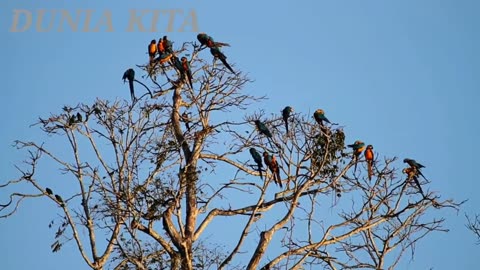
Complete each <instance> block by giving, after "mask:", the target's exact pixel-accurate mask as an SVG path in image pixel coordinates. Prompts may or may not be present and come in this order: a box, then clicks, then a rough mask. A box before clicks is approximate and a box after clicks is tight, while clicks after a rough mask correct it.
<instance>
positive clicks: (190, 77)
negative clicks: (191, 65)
mask: <svg viewBox="0 0 480 270" xmlns="http://www.w3.org/2000/svg"><path fill="white" fill-rule="evenodd" d="M187 77H188V83H189V84H190V87H191V88H192V90H193V83H192V76H187Z"/></svg>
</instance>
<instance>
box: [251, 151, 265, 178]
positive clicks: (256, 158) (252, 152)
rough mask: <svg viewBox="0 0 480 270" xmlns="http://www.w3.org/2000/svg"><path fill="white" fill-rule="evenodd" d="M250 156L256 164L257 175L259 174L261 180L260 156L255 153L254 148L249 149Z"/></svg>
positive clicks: (261, 165)
mask: <svg viewBox="0 0 480 270" xmlns="http://www.w3.org/2000/svg"><path fill="white" fill-rule="evenodd" d="M249 151H250V155H252V158H253V160H254V161H255V163H256V164H257V166H258V173H259V174H260V179H262V180H263V177H262V167H263V164H262V156H260V154H259V153H258V152H257V150H255V148H253V147H252V148H250V150H249Z"/></svg>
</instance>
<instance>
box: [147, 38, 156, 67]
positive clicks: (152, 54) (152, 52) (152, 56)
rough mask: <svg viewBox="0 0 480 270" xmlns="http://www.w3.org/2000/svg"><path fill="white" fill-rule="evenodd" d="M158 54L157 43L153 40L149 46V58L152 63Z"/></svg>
mask: <svg viewBox="0 0 480 270" xmlns="http://www.w3.org/2000/svg"><path fill="white" fill-rule="evenodd" d="M156 54H157V41H156V40H155V39H152V41H150V44H148V56H150V63H152V62H153V60H155V55H156Z"/></svg>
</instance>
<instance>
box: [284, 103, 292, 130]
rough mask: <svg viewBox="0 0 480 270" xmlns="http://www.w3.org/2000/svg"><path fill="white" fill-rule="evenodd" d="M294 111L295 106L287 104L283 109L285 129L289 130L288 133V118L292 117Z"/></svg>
mask: <svg viewBox="0 0 480 270" xmlns="http://www.w3.org/2000/svg"><path fill="white" fill-rule="evenodd" d="M292 112H293V108H292V107H290V106H287V107H285V108H284V109H283V110H282V117H283V121H284V122H285V130H286V131H287V133H288V118H289V117H290V114H291V113H292Z"/></svg>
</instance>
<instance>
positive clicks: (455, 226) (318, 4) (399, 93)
mask: <svg viewBox="0 0 480 270" xmlns="http://www.w3.org/2000/svg"><path fill="white" fill-rule="evenodd" d="M41 8H44V9H48V10H52V9H66V10H68V11H69V12H70V13H71V14H75V12H76V10H78V9H82V10H85V9H92V10H93V11H94V12H93V13H92V14H93V15H92V19H91V24H92V28H93V26H94V25H95V24H96V23H97V22H98V19H99V18H100V17H101V14H102V12H103V11H104V10H108V11H110V12H111V17H112V26H113V32H106V28H101V29H100V32H98V33H92V32H89V33H84V32H73V31H71V30H70V29H65V30H64V32H57V31H55V30H57V29H58V25H59V21H60V20H59V19H60V18H59V17H57V18H56V21H55V24H54V30H53V31H51V32H48V33H40V32H37V31H36V30H35V24H36V22H35V20H36V19H38V13H37V10H38V9H41ZM169 8H177V9H180V10H183V11H184V14H185V13H186V12H187V11H189V10H190V9H194V10H195V12H196V14H197V19H198V27H199V31H204V32H208V33H209V34H211V35H212V36H213V37H215V38H216V40H218V41H225V42H228V43H230V44H231V45H232V47H230V48H228V49H226V50H225V52H226V54H227V55H228V57H229V60H230V61H232V62H234V63H235V64H236V68H237V69H242V70H244V71H246V72H249V73H250V75H251V77H252V78H253V79H255V82H254V83H253V84H251V85H249V86H248V89H246V91H252V92H256V93H258V94H259V95H263V94H266V95H268V96H269V98H270V99H269V100H268V101H267V102H265V104H264V108H265V110H266V111H267V112H275V113H278V112H279V110H281V109H282V108H283V107H284V106H286V105H291V106H293V107H294V108H296V112H305V113H307V112H308V111H309V110H310V112H312V111H313V110H315V109H317V108H323V109H324V110H325V111H326V113H327V116H328V118H329V119H330V120H332V121H333V122H338V123H341V124H342V125H345V126H346V128H345V131H346V133H347V139H348V140H349V141H354V140H355V139H357V138H359V139H362V140H364V141H365V142H367V143H371V144H373V145H374V146H375V150H376V151H378V152H379V153H380V155H382V156H383V155H385V156H398V157H400V158H401V159H403V157H411V158H414V159H416V160H418V161H420V162H421V163H423V164H424V165H425V166H426V168H425V170H424V174H426V176H427V178H429V179H430V180H432V183H431V184H430V185H429V187H428V188H429V189H430V190H435V191H438V192H439V193H440V194H441V195H442V197H443V198H447V197H453V198H455V199H457V200H463V199H469V201H468V202H467V203H466V204H465V205H464V207H463V208H462V211H461V212H460V213H459V214H458V215H456V213H455V212H453V211H444V212H442V215H443V216H445V218H447V223H446V225H447V228H448V229H450V230H451V231H450V232H449V233H448V234H444V233H437V234H433V235H429V236H428V237H427V238H425V239H424V240H422V241H421V242H420V243H419V244H418V245H417V246H416V258H415V260H414V261H413V262H409V261H407V260H404V261H403V262H402V264H401V265H400V266H399V267H398V269H429V268H430V267H432V268H433V269H435V270H443V269H445V270H447V269H475V268H476V267H478V260H477V258H476V257H475V256H478V254H479V252H480V246H475V245H474V243H475V242H474V238H473V235H472V234H471V233H470V232H469V231H467V230H466V229H465V227H464V224H465V218H464V214H463V213H464V212H467V213H475V212H477V213H478V212H480V207H479V205H480V197H479V196H478V192H477V190H478V189H479V188H480V184H479V181H478V179H476V176H477V174H476V169H477V167H476V166H478V162H477V159H478V154H479V153H480V146H479V144H478V142H477V141H475V139H476V138H477V137H478V131H479V121H478V118H477V116H478V111H477V109H475V108H476V107H477V106H478V104H479V101H480V98H479V94H478V92H479V89H480V54H479V53H478V48H480V31H479V30H478V28H479V26H480V17H479V16H478V12H479V11H480V2H479V1H476V0H462V1H453V0H450V1H448V0H423V1H414V0H402V1H384V0H361V1H359V0H357V1H353V0H350V1H347V0H345V1H333V0H330V1H325V0H321V1H320V0H317V1H313V0H312V1H252V0H248V1H232V2H226V1H219V0H209V1H193V0H192V1H165V0H162V1H148V0H144V1H125V0H121V1H91V0H89V1H84V0H82V1H53V0H52V1H41V0H37V1H31V0H21V1H20V0H18V1H8V2H7V1H2V3H1V4H0V32H1V35H2V38H1V40H2V42H1V45H0V46H1V48H2V49H1V50H0V59H2V61H1V62H2V65H1V66H0V70H1V74H2V83H3V87H2V90H1V99H0V102H1V103H2V104H1V106H0V113H1V115H2V116H3V117H2V120H1V126H2V128H1V132H0V155H1V161H2V162H1V163H0V171H1V172H2V173H1V175H0V180H2V181H4V180H7V179H11V178H14V177H16V176H18V174H17V173H16V170H15V168H14V167H13V166H14V164H16V163H18V162H20V161H21V160H22V159H23V158H24V157H25V153H24V152H18V151H16V150H15V149H14V148H13V147H11V144H12V142H13V140H15V139H23V140H33V139H38V140H48V138H45V137H43V135H42V134H41V133H40V132H39V130H38V129H37V128H29V125H30V124H32V123H33V122H34V121H35V120H36V119H37V118H38V117H39V116H48V115H49V113H51V112H52V113H54V112H58V111H59V110H60V109H61V107H62V106H63V105H66V104H71V105H75V104H77V103H78V102H91V101H93V100H94V99H95V98H96V97H100V98H103V99H115V98H116V97H121V98H126V99H129V93H128V90H127V88H126V86H125V85H123V83H122V81H121V79H120V78H121V76H122V74H123V72H124V70H125V69H127V68H129V67H134V66H135V64H142V63H145V62H146V60H147V55H146V54H145V50H146V45H147V43H148V42H149V41H150V40H151V39H153V38H155V39H156V38H158V37H160V36H163V35H164V34H165V31H166V29H167V20H166V19H165V18H163V19H160V20H159V22H158V29H157V32H154V33H151V32H139V31H138V30H136V31H134V32H127V28H128V22H129V9H136V10H137V11H139V10H143V9H169ZM14 9H25V10H29V11H30V12H32V15H33V18H32V19H33V22H32V26H31V27H30V29H29V30H28V31H26V32H21V33H12V32H10V28H11V27H12V24H13V19H14V16H13V10H14ZM83 14H84V13H83ZM48 16H50V17H51V14H49V15H48ZM177 16H178V15H177ZM185 17H186V15H180V16H179V17H177V18H176V19H175V21H174V23H173V28H174V29H173V32H170V33H166V34H168V36H169V37H170V39H172V40H173V41H175V42H176V43H177V44H180V43H181V42H183V41H187V40H195V38H196V32H191V29H189V28H187V29H186V31H185V32H178V29H179V28H180V26H181V24H182V22H183V18H185ZM82 21H83V20H82ZM144 21H145V26H147V25H149V24H150V20H147V19H145V20H144ZM44 24H45V25H46V24H47V23H46V22H44ZM19 27H20V25H19ZM287 100H288V102H290V103H289V104H288V103H286V102H287ZM397 166H399V167H400V166H403V165H402V164H400V163H398V165H397ZM53 173H57V172H56V171H54V172H53ZM54 176H55V177H54V178H59V177H60V175H57V174H55V175H54ZM55 180H58V179H55ZM52 181H54V180H52ZM0 198H1V200H2V202H4V201H5V199H6V194H5V191H3V190H0ZM56 210H57V209H56V207H54V206H53V205H52V203H51V202H47V201H46V200H35V201H28V202H26V203H25V204H24V205H23V207H22V208H21V210H20V211H19V213H18V214H17V215H15V216H14V217H12V218H10V219H8V220H1V221H0V239H1V241H0V268H1V269H6V270H10V269H15V270H16V269H86V266H85V265H84V264H83V262H82V261H80V256H79V254H78V252H77V249H76V248H75V247H74V245H73V242H72V243H69V244H68V245H67V246H66V247H64V248H63V249H62V251H61V252H60V253H55V254H54V253H51V251H50V248H49V245H50V244H51V243H52V239H53V232H52V231H51V230H49V229H48V227H47V225H48V222H49V221H50V219H51V218H52V217H54V215H55V213H56V212H55V211H56Z"/></svg>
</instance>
